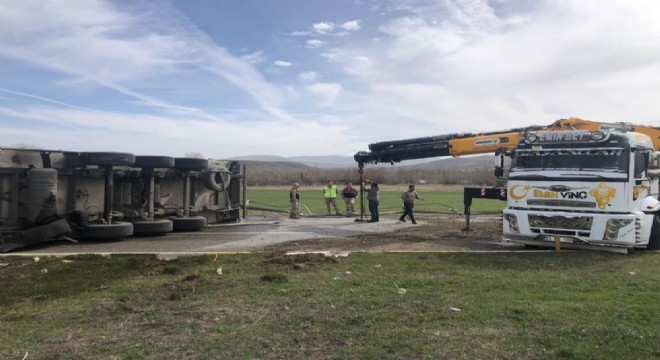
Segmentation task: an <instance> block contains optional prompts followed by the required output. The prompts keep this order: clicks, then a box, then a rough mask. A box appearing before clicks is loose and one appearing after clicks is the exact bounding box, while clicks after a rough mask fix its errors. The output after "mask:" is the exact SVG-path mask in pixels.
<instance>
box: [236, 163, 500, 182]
mask: <svg viewBox="0 0 660 360" xmlns="http://www.w3.org/2000/svg"><path fill="white" fill-rule="evenodd" d="M364 178H365V179H369V180H372V181H375V182H377V183H380V184H391V185H395V184H420V183H424V184H446V185H461V184H466V185H481V186H495V185H497V184H498V179H497V178H496V177H495V176H494V175H493V169H492V168H480V167H477V168H452V169H425V168H412V167H389V168H383V167H374V168H368V167H367V168H365V169H364ZM359 179H360V174H359V172H358V169H357V167H356V168H336V169H322V168H313V167H309V168H306V169H300V168H297V169H290V168H284V167H281V168H277V167H270V166H267V167H262V166H250V165H249V164H248V165H247V184H248V186H265V185H289V184H292V183H294V182H297V183H299V184H301V185H319V184H325V183H326V182H327V181H328V180H332V181H333V182H335V183H336V184H343V183H344V182H347V181H350V182H352V183H355V184H357V183H359Z"/></svg>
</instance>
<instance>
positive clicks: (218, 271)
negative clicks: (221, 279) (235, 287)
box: [215, 267, 222, 275]
mask: <svg viewBox="0 0 660 360" xmlns="http://www.w3.org/2000/svg"><path fill="white" fill-rule="evenodd" d="M215 272H216V273H217V274H218V275H222V268H221V267H219V268H218V270H216V271H215Z"/></svg>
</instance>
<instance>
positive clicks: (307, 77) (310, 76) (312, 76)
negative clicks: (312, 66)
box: [298, 71, 319, 82]
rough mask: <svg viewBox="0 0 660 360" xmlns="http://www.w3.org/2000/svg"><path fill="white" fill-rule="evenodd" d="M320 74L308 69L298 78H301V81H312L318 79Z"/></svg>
mask: <svg viewBox="0 0 660 360" xmlns="http://www.w3.org/2000/svg"><path fill="white" fill-rule="evenodd" d="M318 76H319V75H318V74H317V73H316V72H314V71H306V72H301V73H300V74H298V79H300V81H304V82H310V81H316V79H317V78H318Z"/></svg>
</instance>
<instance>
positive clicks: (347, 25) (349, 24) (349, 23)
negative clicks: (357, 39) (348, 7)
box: [339, 20, 360, 31]
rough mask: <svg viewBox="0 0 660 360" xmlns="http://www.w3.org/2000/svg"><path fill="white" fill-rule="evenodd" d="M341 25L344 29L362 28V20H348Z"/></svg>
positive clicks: (354, 29)
mask: <svg viewBox="0 0 660 360" xmlns="http://www.w3.org/2000/svg"><path fill="white" fill-rule="evenodd" d="M339 27H340V28H342V29H344V30H349V31H356V30H360V21H359V20H352V21H347V22H345V23H343V24H341V25H339Z"/></svg>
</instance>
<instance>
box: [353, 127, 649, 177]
mask: <svg viewBox="0 0 660 360" xmlns="http://www.w3.org/2000/svg"><path fill="white" fill-rule="evenodd" d="M611 128H617V129H624V130H628V131H636V132H640V133H642V134H646V135H649V136H650V137H651V138H652V139H653V143H654V145H655V148H656V149H659V148H660V128H655V127H649V126H638V125H631V124H628V123H602V122H596V121H588V120H582V119H578V118H570V119H561V120H557V121H555V122H554V123H552V124H550V125H548V126H538V125H535V126H528V127H524V128H516V129H509V130H502V131H493V132H487V133H455V134H446V135H437V136H429V137H420V138H414V139H405V140H394V141H384V142H378V143H373V144H370V145H369V150H371V151H361V152H358V153H357V154H355V156H354V159H355V161H357V162H358V164H359V165H360V167H363V166H364V164H368V163H374V164H376V163H395V162H400V161H403V160H410V159H423V158H429V157H440V156H453V157H458V156H464V155H474V154H486V153H494V152H496V151H498V150H501V149H504V150H513V149H514V148H515V147H516V145H517V144H518V142H519V141H520V139H522V138H523V137H524V136H525V134H526V133H527V132H530V131H560V130H588V131H596V130H607V129H611Z"/></svg>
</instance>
